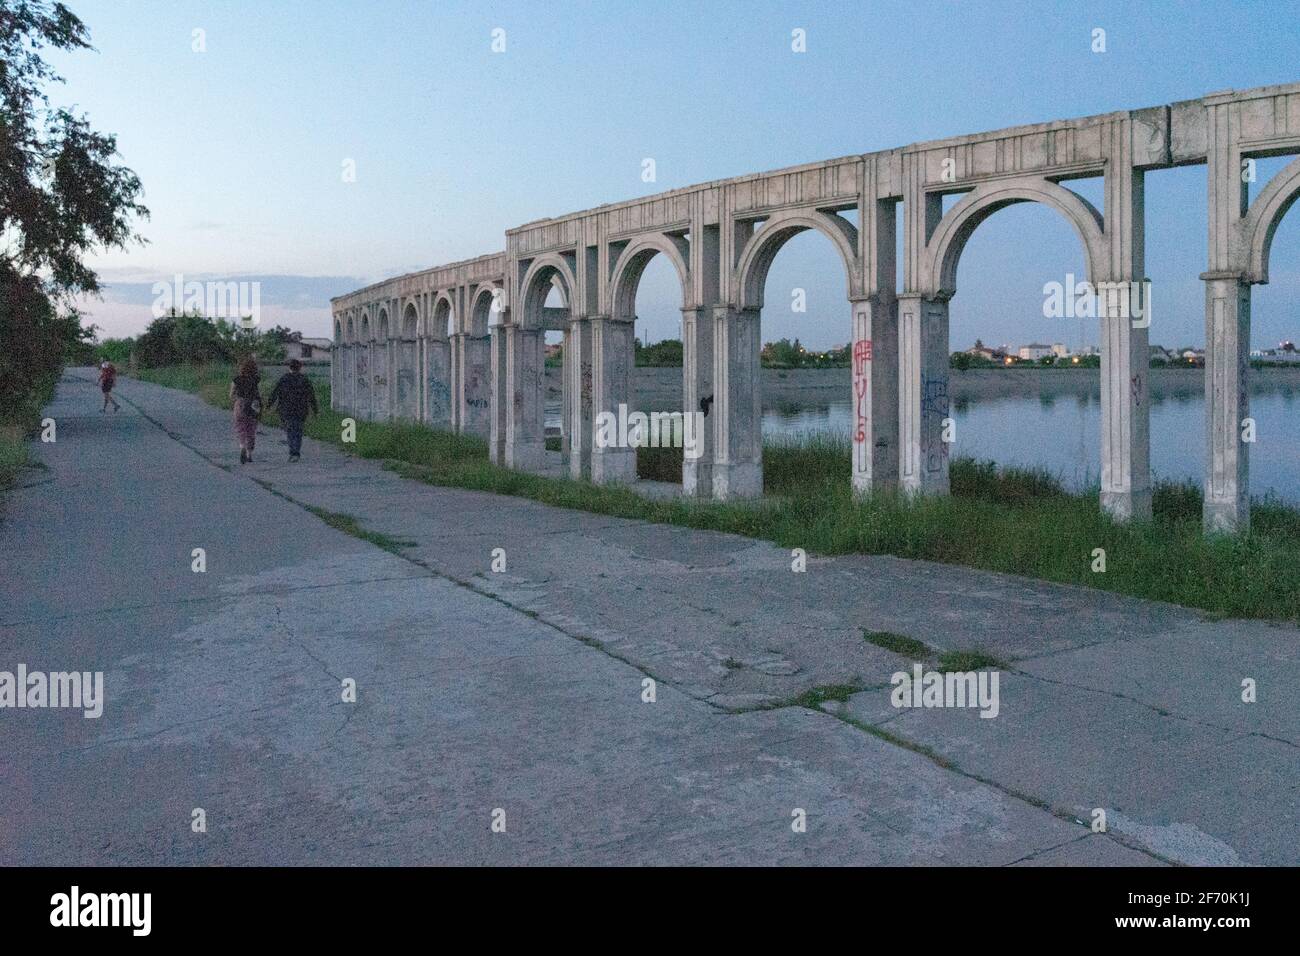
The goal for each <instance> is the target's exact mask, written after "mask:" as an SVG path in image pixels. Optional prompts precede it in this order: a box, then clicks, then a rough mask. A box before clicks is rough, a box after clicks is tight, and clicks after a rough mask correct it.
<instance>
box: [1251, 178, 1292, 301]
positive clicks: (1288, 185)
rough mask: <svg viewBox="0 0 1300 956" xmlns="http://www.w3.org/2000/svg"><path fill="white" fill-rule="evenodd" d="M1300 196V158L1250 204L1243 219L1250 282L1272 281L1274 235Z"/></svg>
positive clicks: (1274, 179)
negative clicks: (1271, 267) (1269, 268)
mask: <svg viewBox="0 0 1300 956" xmlns="http://www.w3.org/2000/svg"><path fill="white" fill-rule="evenodd" d="M1298 199H1300V159H1296V160H1293V161H1292V162H1291V163H1289V164H1288V165H1287V166H1285V167H1284V168H1283V169H1282V171H1281V172H1280V173H1278V174H1277V175H1276V176H1274V177H1273V179H1272V180H1271V181H1270V182H1269V184H1268V185H1267V186H1265V187H1264V190H1263V192H1261V193H1260V194H1259V196H1258V198H1256V200H1255V201H1254V202H1253V203H1251V204H1250V209H1249V210H1248V211H1247V213H1246V217H1245V218H1244V219H1243V220H1242V224H1241V228H1242V236H1243V238H1244V240H1245V246H1246V248H1245V252H1246V278H1247V280H1248V281H1250V282H1259V283H1266V282H1268V254H1269V251H1270V250H1271V249H1272V247H1273V236H1274V235H1276V234H1277V227H1278V225H1280V224H1281V222H1282V217H1283V216H1285V215H1286V213H1287V210H1288V209H1290V208H1291V207H1292V206H1293V205H1295V203H1296V200H1298Z"/></svg>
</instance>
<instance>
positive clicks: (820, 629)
mask: <svg viewBox="0 0 1300 956" xmlns="http://www.w3.org/2000/svg"><path fill="white" fill-rule="evenodd" d="M119 393H120V397H121V398H125V399H126V400H127V401H126V402H125V403H124V407H123V410H122V412H120V413H118V414H117V415H113V414H111V413H110V414H108V415H101V414H99V413H98V412H97V406H98V398H99V396H98V392H97V390H96V389H95V388H94V386H93V384H92V382H91V375H90V373H89V371H85V370H74V371H72V372H70V373H69V374H68V375H67V376H65V379H64V381H63V383H62V384H61V386H60V388H59V390H58V394H57V396H56V398H55V401H54V403H53V404H52V406H51V407H50V409H49V410H48V414H49V415H51V416H52V417H54V418H55V419H56V420H57V422H58V441H57V442H56V443H54V444H49V445H37V446H35V450H36V454H37V457H38V458H39V459H40V460H41V461H42V462H43V464H44V466H45V470H33V471H30V472H28V473H27V477H26V479H25V480H26V482H27V483H26V485H25V486H24V487H21V488H20V489H18V490H16V491H15V492H13V493H12V494H11V495H10V496H9V500H8V502H7V511H6V514H5V517H4V519H3V523H2V524H0V671H14V670H16V668H17V666H18V665H19V664H24V665H26V666H27V668H28V669H29V670H44V671H57V670H71V669H77V670H89V671H95V670H100V671H103V672H104V674H105V688H106V690H105V696H106V702H105V704H104V713H103V716H102V717H100V718H99V719H85V718H83V717H82V716H81V714H80V712H74V711H68V710H34V709H24V710H13V709H5V710H0V785H2V787H3V791H4V794H5V799H4V800H0V864H13V863H128V864H129V863H174V864H193V863H213V862H219V863H289V864H293V863H349V864H352V863H438V862H448V863H542V862H546V863H705V862H709V863H792V862H793V863H828V864H846V863H858V864H989V865H1003V864H1013V863H1021V864H1044V863H1045V864H1070V863H1074V864H1078V863H1095V864H1148V863H1155V864H1158V863H1161V862H1181V863H1218V862H1223V863H1287V864H1295V863H1297V862H1298V861H1300V849H1298V848H1300V812H1298V811H1300V789H1298V788H1300V759H1298V756H1300V750H1297V746H1298V744H1300V703H1298V702H1297V699H1296V688H1297V687H1298V686H1300V642H1297V637H1300V633H1298V632H1297V629H1296V628H1295V627H1292V626H1285V627H1283V626H1272V625H1266V624H1256V623H1245V622H1219V623H1212V622H1207V621H1203V620H1201V619H1200V617H1199V616H1198V615H1196V614H1194V613H1192V612H1188V611H1184V610H1181V609H1177V608H1172V607H1168V606H1164V605H1155V604H1149V603H1145V602H1139V601H1132V600H1128V599H1122V598H1116V597H1113V596H1109V595H1104V594H1099V593H1096V592H1089V591H1082V590H1079V589H1072V588H1064V587H1054V586H1048V585H1042V584H1037V583H1033V582H1026V581H1022V580H1018V579H1014V578H1009V577H1006V576H1001V575H993V574H985V573H981V572H973V571H966V570H962V569H954V568H947V567H939V566H935V565H928V564H923V563H916V562H905V561H900V560H896V559H890V558H871V557H850V558H835V559H814V560H812V561H811V562H810V564H809V569H808V572H807V573H806V574H795V573H792V572H791V570H790V561H789V554H788V552H784V551H782V550H780V549H778V548H775V547H774V546H771V545H769V544H766V543H762V542H755V541H751V540H747V539H742V538H737V537H734V536H729V535H722V534H713V533H708V532H698V531H690V530H684V529H679V528H669V527H663V526H655V525H647V524H644V523H641V522H635V521H624V520H619V519H612V518H607V517H602V516H596V515H590V514H585V513H580V512H573V511H566V510H562V509H556V508H550V507H547V506H543V505H539V504H536V503H533V502H529V501H525V500H522V499H514V498H505V497H497V496H493V495H486V494H479V493H473V492H466V491H460V490H454V489H441V488H435V487H431V486H428V485H424V484H422V483H418V482H413V481H408V480H404V479H401V478H399V477H397V476H396V475H394V474H393V473H391V472H389V471H386V470H384V469H383V468H382V466H381V465H379V464H378V463H375V462H367V461H362V460H359V459H355V458H352V457H349V456H347V455H344V454H342V453H341V452H340V451H338V450H337V449H334V448H332V447H330V446H324V445H321V444H319V443H317V442H312V441H310V440H308V441H307V443H306V445H305V457H304V460H303V461H302V462H300V463H298V464H295V465H290V464H288V463H287V462H286V461H284V458H285V451H284V446H283V444H282V442H283V437H282V435H281V433H280V432H278V431H277V430H274V429H265V430H264V431H265V434H264V435H263V436H262V437H261V439H260V442H261V445H260V448H259V451H260V455H259V460H258V461H257V462H256V463H254V464H253V465H251V466H247V467H242V468H241V467H240V466H239V465H238V464H237V450H236V449H235V448H234V445H233V442H232V439H231V434H230V432H231V429H230V423H229V420H228V416H227V414H226V413H224V412H220V411H218V410H215V409H212V408H210V407H208V406H206V405H204V404H203V403H202V402H201V401H199V400H198V399H197V398H195V397H193V396H190V395H186V394H183V393H180V392H175V391H171V390H168V389H162V388H158V387H156V386H151V385H147V384H144V383H140V382H135V381H130V380H127V381H123V382H121V384H120V385H119ZM307 505H310V506H314V507H318V508H324V509H328V510H330V511H334V512H339V513H346V514H350V515H352V516H354V517H355V518H356V519H357V520H358V522H359V523H360V524H361V525H362V526H363V527H365V528H367V529H371V530H374V531H378V532H382V533H385V534H388V535H392V536H394V537H397V538H400V539H403V540H406V541H410V542H414V544H413V545H412V546H411V547H406V548H402V549H401V551H400V554H391V553H389V552H387V551H384V550H381V549H380V548H377V547H375V546H373V545H371V544H369V543H367V542H365V541H363V540H360V539H358V538H355V537H352V536H349V535H346V534H343V533H341V532H339V531H335V530H333V529H331V528H330V527H328V526H327V525H326V524H324V523H323V522H322V521H321V520H320V519H318V518H317V517H316V516H314V515H313V514H311V513H310V512H309V511H307V510H306V507H305V506H307ZM196 547H202V548H204V549H205V551H206V557H207V571H206V572H205V573H202V574H200V573H195V572H194V571H192V569H191V561H192V558H191V553H192V549H194V548H196ZM494 548H504V549H505V550H506V555H507V570H506V571H505V572H504V573H493V572H492V571H491V570H490V562H491V559H492V550H493V549H494ZM864 628H865V629H869V630H890V631H896V632H900V633H903V634H907V635H910V636H912V637H916V638H918V639H921V640H923V641H926V642H927V643H929V644H931V645H933V646H935V647H938V648H944V649H951V648H982V649H985V650H988V651H990V652H993V653H995V654H997V655H999V656H1001V657H1003V658H1012V659H1014V660H1013V666H1012V667H1011V668H1010V669H1009V670H1005V671H1003V672H1002V674H1001V694H1000V712H999V715H998V717H997V718H996V719H991V720H985V719H980V718H979V717H978V715H977V712H975V711H973V710H963V711H955V710H943V711H939V710H908V711H899V710H896V709H894V708H893V707H891V706H890V705H889V702H888V695H889V689H890V688H889V687H888V680H889V675H890V674H892V673H893V672H894V671H897V670H902V669H907V667H908V666H909V664H910V662H909V661H908V660H907V659H905V658H902V657H899V656H897V655H895V654H892V653H890V652H888V651H885V650H882V649H880V648H878V647H875V646H873V645H871V644H868V643H866V642H865V641H864V640H863V638H862V630H863V629H864ZM647 677H652V678H653V679H655V680H656V681H657V686H656V690H657V695H656V696H657V699H656V700H655V702H653V703H646V702H644V701H643V700H642V696H643V687H644V682H645V681H646V679H647ZM1243 677H1254V678H1255V679H1256V680H1257V681H1258V683H1259V703H1256V704H1243V703H1241V701H1240V693H1241V691H1240V684H1241V680H1242V678H1243ZM345 679H352V680H355V682H356V686H357V702H356V703H345V702H344V701H343V700H342V699H341V697H342V695H341V686H342V683H343V681H344V680H345ZM850 682H852V683H855V684H857V685H858V686H861V687H863V688H865V689H864V690H862V691H861V692H859V693H857V694H855V695H853V697H851V698H850V699H849V700H848V701H847V702H846V703H845V704H843V705H837V704H828V705H827V712H818V711H813V710H808V709H806V708H803V707H797V706H776V707H773V706H772V705H773V704H776V703H779V702H781V701H785V700H788V699H790V698H791V697H793V696H795V695H797V694H799V693H801V692H803V691H806V690H808V689H810V688H814V687H818V686H821V685H827V684H835V683H850ZM872 731H874V732H872ZM918 748H921V749H918ZM200 807H201V808H203V809H204V810H205V811H206V817H207V832H206V833H204V834H196V833H194V832H192V829H191V818H192V813H193V811H194V809H195V808H200ZM1094 807H1103V808H1106V809H1107V814H1108V820H1109V824H1110V826H1109V831H1108V832H1107V833H1105V834H1094V833H1092V832H1091V831H1090V830H1089V829H1088V828H1087V827H1086V826H1085V825H1084V824H1083V823H1081V822H1080V821H1086V820H1088V819H1089V818H1090V815H1091V809H1092V808H1094ZM497 808H500V809H502V810H504V812H505V822H506V828H505V832H504V833H494V832H493V831H492V828H491V823H492V814H493V811H494V810H495V809H497ZM796 808H799V809H802V810H804V811H806V814H807V829H806V832H802V833H797V832H794V830H793V829H792V827H791V822H792V820H793V817H792V814H793V813H794V811H795V810H796Z"/></svg>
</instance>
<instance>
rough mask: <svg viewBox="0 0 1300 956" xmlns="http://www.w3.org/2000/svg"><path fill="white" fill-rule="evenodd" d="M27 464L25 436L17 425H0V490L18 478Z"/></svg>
mask: <svg viewBox="0 0 1300 956" xmlns="http://www.w3.org/2000/svg"><path fill="white" fill-rule="evenodd" d="M26 464H27V438H26V436H25V435H24V434H23V430H22V428H20V427H19V426H18V425H0V491H4V490H5V489H6V488H8V487H10V486H11V485H13V484H14V482H16V481H17V480H18V475H19V473H21V472H22V470H23V467H24V466H25V465H26Z"/></svg>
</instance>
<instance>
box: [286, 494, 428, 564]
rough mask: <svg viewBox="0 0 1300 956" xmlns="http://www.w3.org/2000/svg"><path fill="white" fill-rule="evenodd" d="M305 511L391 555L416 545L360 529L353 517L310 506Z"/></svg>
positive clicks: (412, 542) (359, 524) (358, 523)
mask: <svg viewBox="0 0 1300 956" xmlns="http://www.w3.org/2000/svg"><path fill="white" fill-rule="evenodd" d="M305 507H306V509H307V510H308V511H310V512H311V513H312V514H314V515H315V516H316V517H317V518H320V519H321V521H324V522H325V523H326V524H327V525H329V526H330V527H331V528H334V529H335V530H337V531H342V532H343V533H344V534H350V535H352V537H354V538H360V539H361V540H362V541H369V542H370V543H371V544H373V545H375V546H377V547H380V548H383V549H384V550H385V551H390V552H392V553H393V554H400V553H401V551H402V549H403V548H413V547H415V545H416V542H414V541H403V540H401V539H399V538H393V537H390V536H388V535H386V534H382V533H381V532H378V531H370V530H367V529H366V528H363V527H361V523H360V522H359V521H357V519H356V518H355V517H354V516H353V515H348V514H340V513H339V512H337V511H327V510H325V509H324V508H315V507H313V506H311V505H305Z"/></svg>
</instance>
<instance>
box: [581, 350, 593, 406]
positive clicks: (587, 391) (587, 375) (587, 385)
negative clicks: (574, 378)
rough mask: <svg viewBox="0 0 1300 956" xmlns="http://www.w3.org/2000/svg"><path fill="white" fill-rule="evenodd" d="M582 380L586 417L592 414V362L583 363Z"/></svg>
mask: <svg viewBox="0 0 1300 956" xmlns="http://www.w3.org/2000/svg"><path fill="white" fill-rule="evenodd" d="M581 372H582V382H581V385H580V387H579V392H580V394H581V395H582V415H583V417H584V418H587V417H590V415H591V390H592V384H591V381H592V370H591V363H590V362H583V363H582V369H581Z"/></svg>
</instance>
